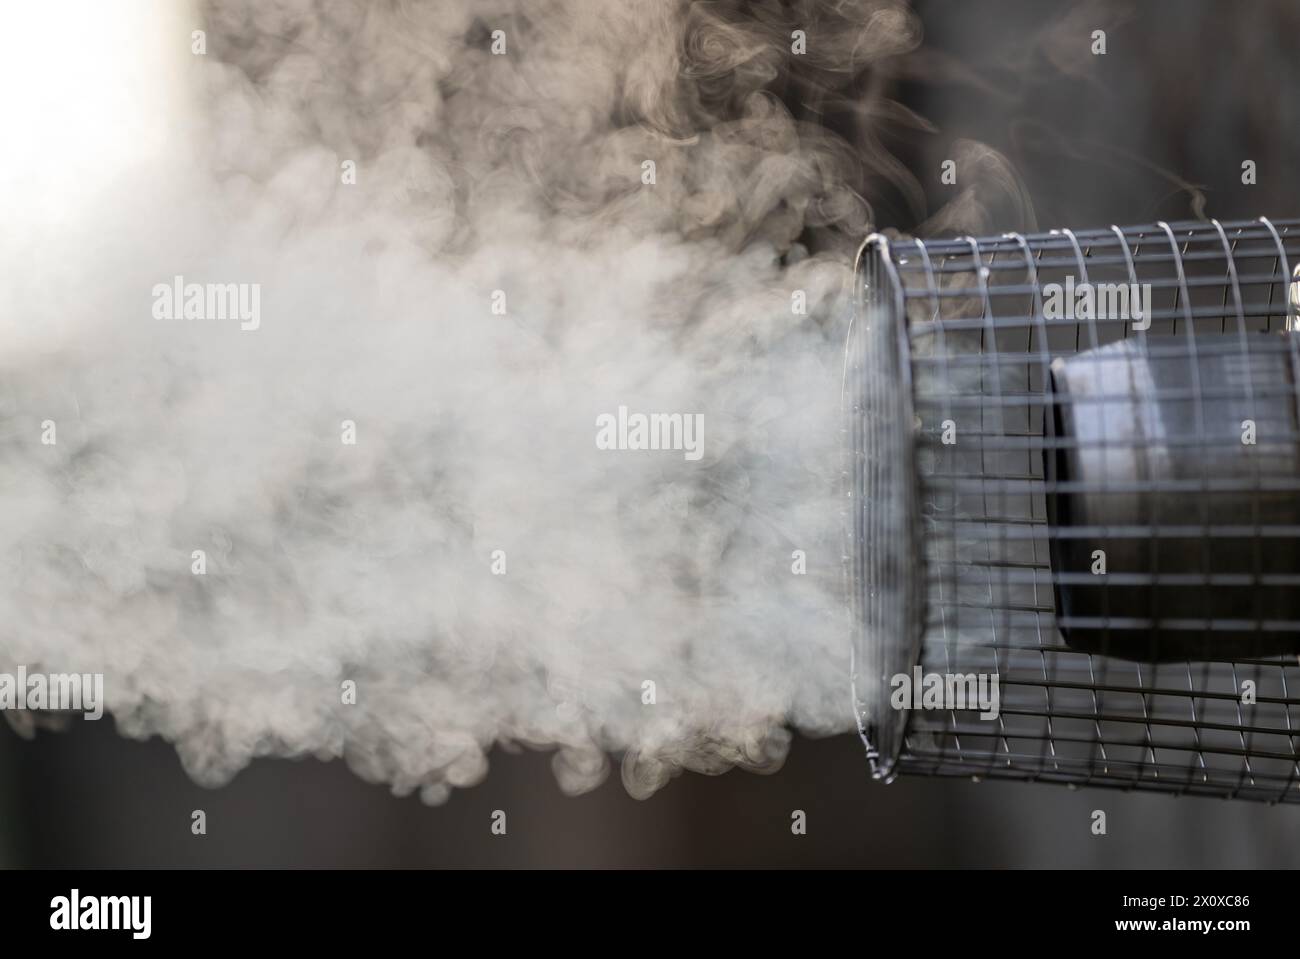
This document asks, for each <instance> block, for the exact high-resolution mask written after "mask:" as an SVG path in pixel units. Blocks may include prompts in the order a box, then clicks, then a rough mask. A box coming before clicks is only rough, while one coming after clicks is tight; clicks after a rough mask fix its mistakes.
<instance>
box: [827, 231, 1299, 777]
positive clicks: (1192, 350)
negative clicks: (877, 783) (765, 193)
mask: <svg viewBox="0 0 1300 959" xmlns="http://www.w3.org/2000/svg"><path fill="white" fill-rule="evenodd" d="M1298 264H1300V221H1269V220H1265V219H1261V220H1258V221H1252V222H1241V223H1223V224H1220V223H1218V222H1215V221H1211V222H1209V223H1180V224H1165V223H1159V224H1155V225H1152V226H1143V227H1126V228H1120V227H1113V228H1111V229H1108V230H1096V231H1080V232H1073V231H1069V230H1059V231H1052V232H1050V233H1044V234H1036V235H1027V236H1020V235H1015V234H1009V235H1006V236H1001V237H993V238H983V239H974V238H958V239H945V240H924V241H922V240H915V239H910V238H897V237H894V238H889V237H885V236H879V235H878V236H875V237H872V238H871V239H869V240H868V241H867V243H866V244H865V245H864V248H863V252H862V255H861V257H860V259H859V268H858V271H857V276H858V283H859V290H858V309H857V311H856V315H855V318H854V322H853V330H852V332H851V334H850V338H849V346H848V353H847V361H846V366H845V405H846V414H847V418H846V430H847V431H848V434H849V435H848V438H847V442H846V449H847V450H848V462H847V467H846V477H847V489H846V493H847V495H848V498H849V507H848V518H849V522H848V523H847V524H846V553H847V567H846V568H847V569H848V572H849V585H850V597H851V606H852V609H853V628H854V690H855V698H856V705H857V709H858V714H859V720H860V724H861V728H862V732H863V736H864V739H865V740H866V741H867V743H868V752H869V756H870V758H871V760H872V765H873V770H874V772H875V774H876V775H877V776H880V777H882V778H891V777H892V776H893V775H895V774H896V773H897V772H900V771H901V772H912V773H929V774H940V775H966V776H984V775H987V776H1002V777H1012V778H1019V779H1037V780H1045V781H1057V782H1066V783H1077V784H1084V783H1094V784H1106V785H1114V786H1121V787H1131V788H1143V789H1156V790H1161V791H1168V792H1180V793H1201V794H1214V795H1225V796H1240V797H1250V798H1257V799H1265V800H1285V801H1300V740H1298V738H1297V737H1300V658H1298V656H1300V417H1298V412H1300V389H1298V387H1297V384H1298V383H1300V376H1298V375H1297V373H1298V371H1300V333H1292V332H1291V330H1292V329H1293V327H1295V318H1296V313H1297V305H1298V304H1300V269H1298V267H1297V265H1298ZM901 674H906V675H909V676H915V678H916V680H917V681H918V682H919V681H920V680H921V679H922V677H923V676H925V675H927V674H936V675H939V676H942V677H959V678H960V677H971V678H973V677H978V676H989V677H992V676H996V677H997V684H998V686H997V688H998V691H999V696H1000V704H999V708H998V710H997V715H996V718H981V714H980V713H981V711H980V710H979V709H978V708H962V707H963V706H966V707H969V706H971V705H972V704H970V703H966V704H962V703H958V704H957V705H956V706H955V707H954V705H953V703H952V702H950V701H945V702H944V703H943V704H942V705H941V706H936V707H935V708H914V707H915V706H919V705H920V704H919V700H918V701H917V703H916V704H913V703H911V702H910V701H909V702H908V704H907V706H906V707H905V708H901V709H900V708H898V704H897V703H894V702H891V693H893V692H894V691H895V685H894V682H895V680H896V679H897V677H898V676H899V675H901ZM971 688H972V689H973V688H974V687H973V686H972V687H971ZM986 715H987V714H986Z"/></svg>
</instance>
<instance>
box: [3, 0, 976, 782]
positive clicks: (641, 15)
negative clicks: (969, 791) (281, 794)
mask: <svg viewBox="0 0 1300 959" xmlns="http://www.w3.org/2000/svg"><path fill="white" fill-rule="evenodd" d="M147 6H149V8H150V10H151V11H153V13H152V15H151V16H150V17H147V18H144V20H142V21H141V22H142V23H148V24H150V25H151V26H150V27H149V28H148V29H143V28H142V29H141V30H138V31H136V32H134V33H132V32H124V33H123V34H122V35H119V36H114V37H111V38H109V37H105V38H104V39H103V42H104V43H110V42H111V43H115V44H118V45H120V48H119V49H118V51H117V52H118V55H119V62H121V63H135V64H137V66H138V65H139V64H140V63H146V64H147V63H152V62H154V60H152V59H150V58H151V57H154V59H156V60H157V61H158V63H160V64H163V66H156V68H155V69H153V71H152V72H149V71H145V72H144V73H143V74H142V75H141V76H137V77H135V80H136V81H138V82H135V83H134V85H133V86H132V87H131V90H133V91H134V93H135V95H138V96H143V95H144V92H145V91H149V92H150V93H151V94H153V95H156V96H157V98H158V99H157V101H156V102H154V103H152V104H151V105H150V106H149V108H148V110H146V111H144V114H143V116H144V120H143V121H142V122H141V123H140V124H137V125H135V126H131V125H126V126H123V125H121V124H118V123H117V122H115V121H113V122H110V123H109V124H108V125H107V127H108V133H106V134H105V135H106V136H107V135H109V134H110V133H114V132H115V133H116V135H118V136H119V137H125V138H127V139H128V140H131V142H133V143H136V144H141V143H145V142H146V141H147V142H148V143H149V144H150V146H149V149H147V150H145V149H143V148H141V149H140V150H138V151H137V153H138V155H136V156H134V157H133V158H132V159H131V160H130V162H126V161H123V162H122V163H121V164H119V165H117V166H115V167H113V168H112V169H111V175H110V171H108V170H107V168H106V169H105V170H101V171H100V176H99V178H98V180H95V179H94V178H93V177H94V170H95V167H96V163H95V155H96V154H95V149H96V147H95V143H94V142H93V140H92V142H90V143H89V144H83V145H80V146H79V145H78V144H77V142H76V138H75V136H72V135H69V134H68V133H67V131H66V130H65V131H64V134H63V135H61V137H60V138H57V139H56V140H54V141H51V144H49V145H48V149H50V150H57V152H58V153H59V154H60V155H65V154H66V155H77V156H81V157H82V161H81V162H79V163H77V164H75V165H73V167H72V169H75V170H76V171H77V177H76V184H75V185H76V188H77V189H76V191H75V192H74V193H69V194H68V195H67V196H74V195H75V197H76V202H75V203H74V202H71V201H67V202H63V203H59V202H56V201H57V199H58V197H56V195H55V194H56V193H57V192H58V191H57V188H56V186H55V185H54V184H51V183H49V182H46V181H43V180H40V178H39V176H38V177H37V179H36V180H34V181H28V182H29V184H30V183H36V184H37V185H36V187H35V188H34V189H29V190H28V191H27V195H26V196H21V195H18V194H19V193H20V192H22V191H21V189H20V187H21V180H20V181H19V182H17V183H16V182H15V181H14V179H13V177H6V182H7V187H6V188H7V189H14V190H15V195H14V196H13V197H12V199H13V201H14V203H13V204H12V205H11V207H10V208H11V209H14V210H20V211H21V212H22V216H23V219H21V220H20V224H21V229H14V228H12V224H11V227H10V228H8V229H7V230H6V231H5V235H4V237H3V239H0V257H2V262H4V263H6V264H8V266H9V267H10V270H9V275H8V276H7V277H6V278H5V280H4V281H3V285H4V287H5V288H6V289H5V290H4V297H3V299H4V302H5V303H6V310H5V312H4V315H3V316H2V317H0V334H3V338H4V341H5V343H6V344H7V345H6V346H5V348H4V349H3V351H0V577H2V579H0V583H2V585H0V666H2V665H4V664H16V663H22V664H25V665H27V666H28V667H29V668H31V669H48V670H76V671H80V672H102V673H104V675H105V697H106V701H107V707H108V710H109V711H110V712H111V714H112V716H113V717H114V721H115V722H116V724H117V727H118V729H119V730H120V731H121V732H122V733H123V734H125V735H128V736H134V737H147V736H150V735H159V736H162V737H163V738H165V739H166V740H168V741H170V742H172V743H174V744H175V746H176V748H177V750H178V752H179V755H180V757H181V760H182V762H183V763H184V765H185V767H186V769H187V770H188V771H189V773H190V774H191V775H192V776H193V777H194V778H195V779H196V780H197V781H199V782H201V783H204V784H209V785H217V784H221V783H223V782H225V781H227V780H229V779H230V777H231V776H233V775H234V774H235V773H236V772H237V771H238V770H239V769H240V768H242V767H243V766H244V765H246V764H247V763H248V762H249V761H250V760H251V759H252V758H254V757H257V756H265V755H271V756H307V755H311V756H317V757H321V758H337V757H341V758H343V759H344V760H345V761H346V762H347V763H348V764H349V765H350V766H351V767H352V768H353V769H354V770H355V771H356V772H357V773H358V774H359V775H361V776H363V777H365V778H366V779H368V780H371V781H382V782H385V783H388V784H390V785H391V787H392V788H393V790H394V791H395V792H397V793H399V794H407V793H410V792H413V791H418V792H419V794H420V796H421V798H422V799H424V800H425V801H427V802H435V803H436V802H439V801H442V800H443V799H445V798H446V796H447V795H448V793H449V790H450V789H451V788H453V787H457V786H468V785H471V784H473V783H475V782H476V781H478V780H479V779H481V778H482V777H483V776H484V775H485V773H486V770H487V758H486V757H487V754H488V752H489V751H490V750H491V749H492V748H493V746H494V745H495V744H502V745H506V746H514V745H519V744H523V745H527V746H536V747H548V748H549V747H555V748H556V752H555V759H554V768H555V772H556V776H557V778H558V781H559V783H560V786H561V788H562V789H564V790H565V791H566V792H569V793H579V792H582V791H584V790H587V789H591V788H593V787H594V786H596V785H598V784H599V783H600V782H601V781H603V779H604V778H605V777H606V776H607V774H608V770H609V759H608V757H610V756H611V755H612V756H616V757H622V776H623V780H624V783H625V784H626V786H627V788H628V790H629V791H630V792H632V793H633V794H634V795H637V796H646V795H649V794H650V793H652V792H653V791H654V790H655V789H657V788H658V787H660V786H661V785H663V784H664V783H665V782H666V781H667V780H668V779H669V778H670V777H671V776H673V775H675V774H676V773H677V772H679V771H681V770H683V769H689V770H698V771H703V772H710V773H712V772H719V771H723V770H725V769H728V768H731V767H733V766H742V767H746V768H750V769H755V770H760V771H768V770H772V769H775V768H777V767H779V765H780V763H781V761H782V760H783V758H784V756H785V754H786V751H787V748H788V745H789V741H790V732H789V730H790V729H791V728H797V729H801V730H804V731H806V732H808V733H810V734H815V735H820V734H829V733H833V732H837V731H843V730H847V729H849V728H851V727H852V724H853V717H852V713H851V704H850V693H849V689H848V648H847V633H846V629H845V618H844V613H843V610H842V601H841V595H840V562H841V561H840V551H841V548H840V545H839V533H838V523H839V510H840V503H839V495H840V494H839V492H838V488H837V483H838V475H837V472H838V467H839V462H840V460H839V454H838V448H837V444H838V441H839V434H838V426H839V423H838V411H837V406H838V392H837V391H838V378H837V377H838V369H839V355H840V344H841V342H842V335H843V319H844V313H845V308H846V293H847V290H848V277H849V270H850V263H851V260H850V257H851V254H852V252H853V248H854V245H855V244H856V243H857V242H858V241H860V240H861V238H862V237H863V236H864V235H865V233H866V232H867V231H868V230H869V229H870V228H871V220H872V213H871V207H870V205H869V203H868V202H867V199H864V198H863V196H861V195H860V192H861V191H860V190H859V189H858V188H857V187H858V185H859V184H861V183H863V182H869V181H871V180H872V178H873V177H880V176H885V177H888V176H889V175H890V171H891V164H893V163H894V161H892V160H891V159H890V158H888V157H887V156H886V155H884V154H883V152H870V151H868V152H864V151H863V144H861V143H857V144H851V143H849V142H848V141H847V140H845V139H843V138H842V137H840V136H839V135H837V134H836V133H834V132H832V131H831V130H830V129H829V128H827V127H825V126H822V125H819V124H816V123H809V122H807V121H797V120H796V119H795V118H794V117H793V116H792V113H791V111H790V109H789V107H788V106H787V105H786V104H785V103H784V102H783V101H782V99H781V98H780V97H779V96H778V95H777V94H776V93H774V92H773V91H774V90H776V89H779V88H780V87H781V85H782V83H783V82H785V81H786V79H788V74H789V71H790V67H789V66H788V64H789V62H790V59H791V56H792V54H791V49H790V47H791V42H792V41H791V31H792V30H794V29H802V30H804V31H806V33H807V36H808V44H807V49H808V54H807V56H808V58H809V59H808V61H807V66H806V71H807V73H806V75H807V76H810V77H812V78H813V79H812V80H811V81H809V84H808V86H807V89H814V88H819V89H832V88H833V87H834V85H835V83H836V82H837V78H839V79H842V78H845V77H848V76H851V75H855V74H857V73H859V72H861V71H862V70H864V69H865V68H869V67H870V66H871V65H872V64H873V63H874V62H875V61H877V60H882V59H885V58H889V57H891V56H895V55H898V54H900V53H904V52H906V51H907V50H909V49H911V48H913V47H915V46H916V45H917V44H918V43H919V42H920V31H919V27H918V25H917V21H916V19H915V17H914V16H913V14H912V13H911V12H910V11H909V10H908V9H907V8H906V7H905V6H903V5H902V4H900V3H898V2H893V0H841V2H838V3H835V4H833V5H832V4H816V3H805V4H794V5H788V4H778V3H775V2H773V3H766V4H765V3H757V4H744V5H742V4H739V3H737V4H691V3H685V2H679V0H636V2H630V0H629V2H616V0H442V2H429V3H417V2H412V0H383V2H362V0H220V2H218V0H213V2H211V3H207V4H204V5H202V6H201V7H200V8H196V9H193V10H187V9H186V8H184V7H181V6H177V5H174V4H166V5H158V4H153V5H147ZM162 6H166V7H168V8H169V11H168V12H166V13H162V12H160V10H161V7H162ZM742 7H743V8H744V9H745V10H746V11H747V12H746V13H744V14H743V15H742V14H740V13H738V12H736V11H738V10H740V9H741V8H742ZM178 11H180V12H178ZM163 27H165V29H163ZM192 29H193V30H199V29H201V30H203V31H204V34H203V38H202V39H203V44H204V46H205V49H204V51H203V52H202V53H194V52H192V50H191V45H192V43H193V42H195V41H194V40H193V39H192V36H191V30H192ZM495 31H501V32H500V34H496V33H495ZM11 36H12V34H11ZM498 40H503V41H504V44H505V52H504V53H503V54H497V53H494V52H493V45H494V42H497V41H498ZM159 50H164V51H168V52H166V53H165V55H158V56H154V55H155V54H158V51H159ZM137 72H138V71H137ZM819 78H820V79H819ZM113 80H114V78H113V77H112V76H105V75H99V76H95V75H91V76H88V77H87V79H86V89H85V90H81V91H78V92H77V94H76V95H77V96H81V95H83V94H84V95H86V96H90V95H92V92H93V91H92V90H91V87H93V86H94V85H95V84H110V85H111V83H112V82H113ZM864 96H865V95H864ZM164 101H165V104H164ZM872 102H876V103H877V104H879V103H880V102H881V101H880V100H879V98H878V97H874V95H873V99H872ZM130 105H131V104H130V103H127V104H126V106H130ZM135 105H136V106H139V104H138V103H135ZM126 106H123V109H126ZM87 122H91V121H90V120H88V121H87ZM74 129H75V128H74ZM150 131H152V133H150ZM150 136H152V139H150ZM85 150H89V152H88V153H86V152H85ZM648 160H649V161H654V164H655V168H654V172H655V176H654V182H653V183H646V182H643V174H644V172H645V169H646V168H645V167H644V165H643V164H644V163H645V161H648ZM346 161H352V162H354V163H355V164H356V182H355V184H352V183H345V182H343V180H344V177H343V176H342V175H341V170H342V168H343V167H342V165H343V164H344V163H345V162H346ZM87 177H90V178H91V179H89V180H88V179H87ZM87 183H91V184H92V185H93V189H92V188H91V187H90V186H87ZM72 186H73V184H71V183H70V184H69V189H70V190H71V189H72ZM67 196H64V199H65V200H67ZM968 199H969V198H968ZM46 201H48V202H46ZM177 275H181V276H183V277H184V278H185V281H186V282H199V283H250V284H251V283H257V284H260V290H261V304H260V308H261V317H260V326H259V328H258V329H256V330H241V329H240V324H239V323H238V322H237V321H235V320H221V319H211V318H209V319H201V320H199V319H193V320H168V319H155V318H154V317H153V316H152V315H151V307H152V305H153V299H152V293H151V291H152V290H153V288H154V286H155V284H159V283H171V282H172V278H173V277H174V276H177ZM796 290H801V291H804V293H805V295H806V298H807V304H808V306H807V310H806V314H803V315H801V314H800V313H798V312H796V311H795V310H793V309H792V294H793V293H794V291H796ZM496 291H500V292H501V293H503V294H504V297H505V299H504V302H505V306H506V309H505V313H504V315H499V314H497V313H494V312H493V310H492V305H493V303H494V293H495V292H496ZM619 406H626V407H628V408H629V409H631V410H634V411H645V412H669V413H671V412H679V413H699V414H702V415H703V418H704V423H705V432H704V447H703V456H702V458H701V459H699V460H698V461H690V460H687V459H686V458H684V457H683V455H682V454H681V453H680V452H633V451H606V450H600V449H598V448H597V446H596V443H595V436H596V420H597V417H598V416H599V415H601V414H602V413H611V412H614V411H616V410H617V409H618V407H619ZM345 420H350V421H353V422H354V423H355V424H356V443H355V445H345V444H344V443H342V442H341V424H342V422H343V421H345ZM47 421H52V422H53V423H54V424H55V426H56V429H57V442H56V443H55V444H53V445H48V444H45V443H42V442H41V440H42V435H43V424H45V423H46V422H47ZM195 550H203V551H205V553H206V556H207V568H206V573H205V574H204V575H195V574H194V572H193V571H192V554H193V551H195ZM497 550H500V551H503V552H504V562H505V572H504V575H497V572H498V571H499V570H498V571H494V569H493V556H494V551H497ZM796 550H802V551H804V552H805V553H806V556H807V560H806V562H807V570H808V574H807V575H796V574H794V573H793V572H792V565H793V564H794V562H795V560H794V558H793V555H792V554H793V553H794V551H796ZM348 681H351V682H354V683H355V684H356V702H355V704H350V703H345V702H343V697H342V695H341V689H342V688H343V684H344V683H346V682H348ZM647 681H649V682H653V683H654V690H655V702H654V703H653V704H647V703H646V702H644V701H643V700H644V689H645V687H644V684H645V683H646V682H647Z"/></svg>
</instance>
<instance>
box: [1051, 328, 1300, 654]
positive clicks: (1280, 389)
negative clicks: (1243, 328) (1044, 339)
mask: <svg viewBox="0 0 1300 959" xmlns="http://www.w3.org/2000/svg"><path fill="white" fill-rule="evenodd" d="M1296 366H1297V364H1296V335H1295V334H1290V333H1284V334H1260V333H1257V334H1249V335H1241V336H1238V335H1232V334H1228V335H1214V336H1208V335H1201V336H1199V337H1197V338H1196V339H1195V340H1189V339H1185V338H1180V337H1176V336H1175V337H1165V338H1161V339H1159V340H1154V339H1128V340H1121V341H1119V342H1116V343H1112V344H1110V345H1109V346H1104V347H1102V348H1100V349H1096V350H1090V351H1087V352H1084V353H1079V354H1076V355H1075V356H1072V357H1068V358H1059V359H1057V360H1055V361H1054V362H1053V364H1052V367H1051V390H1052V397H1051V398H1052V404H1051V406H1052V411H1053V415H1052V417H1051V419H1050V421H1049V427H1051V430H1050V433H1049V436H1048V437H1047V440H1046V447H1047V448H1046V450H1045V455H1046V464H1045V469H1044V475H1045V480H1046V490H1047V508H1048V521H1049V526H1050V528H1051V541H1050V542H1051V557H1052V567H1053V570H1054V576H1053V581H1054V583H1055V586H1056V601H1057V602H1056V604H1057V624H1058V626H1059V628H1060V630H1061V633H1062V635H1063V636H1064V637H1065V639H1066V641H1067V642H1068V643H1069V644H1070V645H1071V646H1073V647H1075V648H1079V649H1085V650H1089V651H1092V652H1098V653H1102V654H1109V655H1114V656H1122V657H1124V658H1128V659H1138V660H1148V661H1160V660H1170V659H1193V660H1200V661H1231V660H1236V659H1250V658H1256V657H1260V656H1266V655H1276V654H1278V653H1284V652H1291V653H1294V652H1297V651H1300V415H1298V411H1297V404H1296V396H1297V393H1296Z"/></svg>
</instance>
